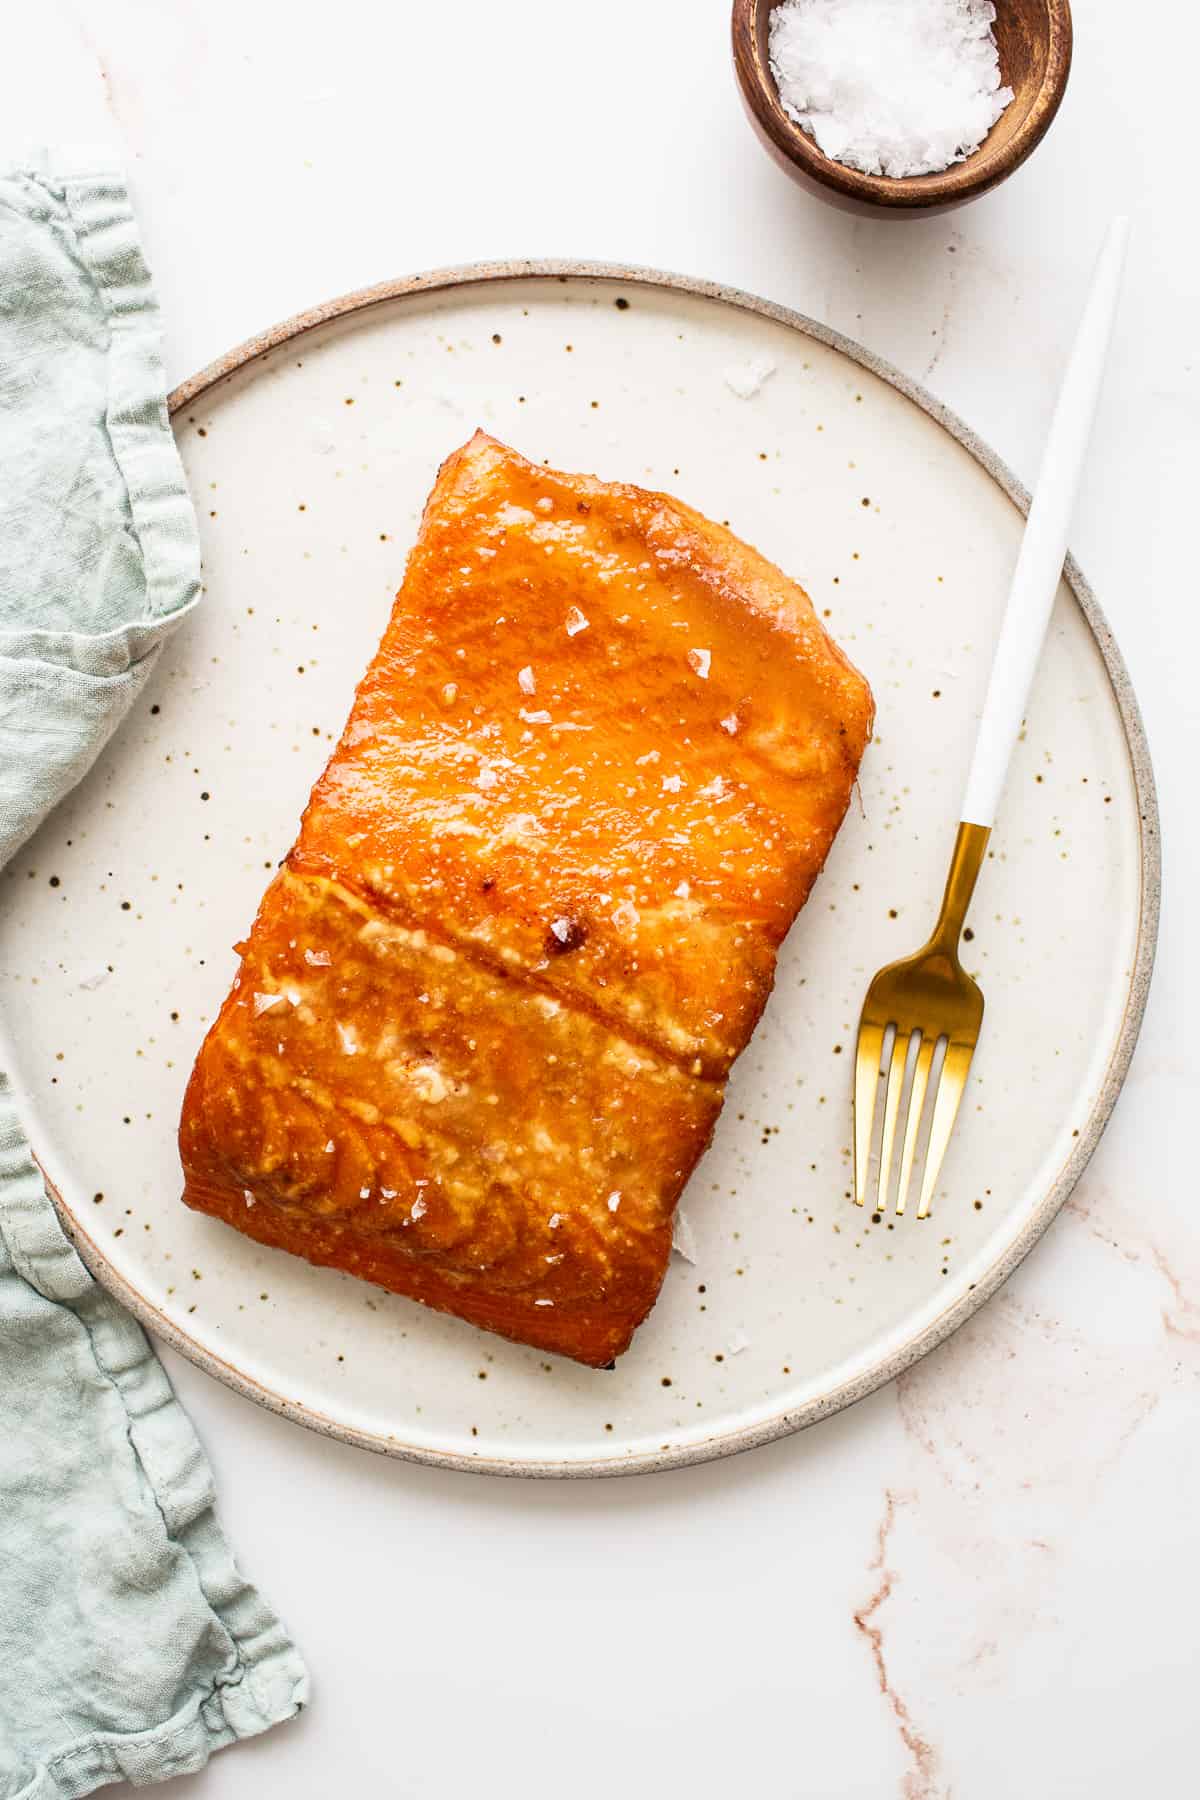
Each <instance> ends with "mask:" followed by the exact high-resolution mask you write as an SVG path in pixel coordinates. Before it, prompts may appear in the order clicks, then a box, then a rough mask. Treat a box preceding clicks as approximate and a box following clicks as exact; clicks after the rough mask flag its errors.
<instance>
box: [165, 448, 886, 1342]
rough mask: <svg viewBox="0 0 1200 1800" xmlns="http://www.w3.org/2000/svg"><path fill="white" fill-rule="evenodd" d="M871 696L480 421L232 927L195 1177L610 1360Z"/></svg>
mask: <svg viewBox="0 0 1200 1800" xmlns="http://www.w3.org/2000/svg"><path fill="white" fill-rule="evenodd" d="M872 716H873V707H872V701H871V695H870V691H869V689H868V687H867V684H866V682H865V681H864V680H863V678H862V676H861V675H859V674H858V672H857V671H856V670H855V669H854V668H853V667H852V666H851V665H850V663H849V662H848V661H847V660H846V658H845V657H844V656H843V655H842V654H841V652H840V651H839V650H838V649H837V647H836V646H835V645H834V644H833V643H832V641H831V640H830V638H829V637H828V635H827V634H826V632H825V631H824V630H823V628H822V626H821V624H820V622H819V620H818V619H817V617H816V615H815V613H814V611H813V608H812V605H811V603H810V601H809V599H808V597H807V595H806V594H805V593H804V592H803V590H802V589H801V588H799V587H798V586H797V585H796V583H795V582H793V581H789V580H788V579H787V578H786V577H785V576H784V575H782V574H781V573H780V572H779V570H778V569H776V568H774V567H772V565H771V564H770V563H768V562H766V561H765V560H764V559H763V558H762V557H761V556H759V555H758V554H757V553H756V552H755V551H753V550H751V549H750V548H749V547H748V546H747V545H745V544H743V543H741V542H739V540H738V539H737V538H735V537H733V536H732V534H731V533H730V532H728V531H726V530H724V529H722V528H721V527H720V526H718V525H714V524H712V523H711V522H710V521H709V520H707V519H704V518H702V517H701V516H700V514H698V513H696V512H693V511H692V510H691V508H690V507H687V506H684V505H682V504H681V503H680V502H679V501H677V500H672V499H670V498H668V496H666V495H665V494H656V493H647V492H645V491H643V490H642V489H640V488H636V487H628V486H626V485H624V484H622V483H617V482H604V481H597V480H595V479H593V478H591V477H588V476H580V475H563V474H559V473H558V472H556V471H554V470H551V469H545V468H540V467H538V466H537V465H536V464H534V463H530V462H526V461H525V459H524V458H523V457H521V456H518V455H517V454H516V452H515V451H513V450H510V449H507V448H506V447H505V446H504V445H503V444H499V443H497V442H496V441H495V440H494V439H492V438H489V437H487V436H485V435H484V434H483V433H481V432H480V433H477V434H476V435H475V437H473V438H472V439H471V441H470V442H469V443H468V444H466V445H465V446H464V447H463V448H462V449H461V450H458V451H456V452H455V454H454V455H453V456H451V457H450V458H449V460H448V461H447V462H446V463H445V464H444V465H443V467H442V469H441V471H440V473H439V475H438V479H437V482H436V484H435V486H434V489H433V492H432V494H431V495H430V498H429V502H428V505H427V506H426V509H425V515H424V519H423V521H422V524H421V530H420V535H419V537H418V539H417V543H416V547H415V548H414V550H413V552H412V555H411V557H410V559H409V564H408V569H407V573H406V575H405V579H404V585H403V587H402V588H401V590H400V593H399V595H398V597H397V599H396V604H395V608H394V610H393V612H392V616H391V619H390V621H389V623H388V627H387V630H386V631H385V633H384V637H383V642H382V643H381V644H380V647H379V651H378V653H377V655H376V657H375V660H374V661H373V662H372V664H371V666H370V668H369V669H368V670H367V672H366V675H365V676H364V677H363V681H362V684H361V686H360V687H359V690H358V693H357V696H356V698H355V701H354V706H353V709H352V711H351V714H350V718H349V721H348V723H347V725H346V729H345V731H344V732H343V734H342V739H341V742H340V744H339V745H338V747H337V749H336V751H335V752H334V754H333V757H332V758H331V760H330V762H329V766H328V767H327V768H326V770H325V773H324V774H323V775H322V776H321V778H320V780H319V781H318V782H317V785H316V787H315V788H314V789H313V792H312V796H311V798H310V800H309V803H308V808H307V810H306V812H305V814H304V819H303V822H302V824H301V828H300V836H299V838H298V840H297V842H296V844H295V846H294V847H293V849H292V851H291V853H290V855H289V856H288V858H287V861H286V863H285V864H284V865H283V866H282V868H281V870H280V872H279V874H278V875H277V877H276V878H275V880H274V881H273V882H272V883H271V885H270V887H269V888H268V889H267V892H266V895H265V896H264V898H263V901H262V905H261V907H260V909H259V914H258V917H257V919H256V920H255V923H254V927H253V930H252V931H251V933H250V937H249V939H248V941H247V942H246V943H245V944H243V945H240V946H239V949H240V952H241V958H242V960H241V966H240V968H239V970H238V974H237V977H236V979H235V981H234V983H233V987H232V989H231V991H230V993H229V996H228V998H227V999H226V1001H225V1003H224V1005H223V1006H222V1008H221V1012H220V1016H219V1017H218V1019H217V1021H216V1023H215V1024H214V1025H213V1027H212V1029H211V1030H210V1032H209V1034H208V1037H207V1038H206V1040H205V1042H204V1045H203V1047H202V1049H201V1051H200V1054H199V1057H198V1058H197V1061H196V1066H195V1069H194V1071H193V1074H192V1077H191V1081H190V1084H189V1086H188V1090H187V1096H186V1099H185V1102H184V1108H183V1120H182V1125H181V1128H180V1147H181V1152H182V1158H183V1166H184V1171H185V1175H186V1188H185V1192H184V1199H185V1201H186V1202H187V1204H188V1205H189V1206H192V1207H195V1208H197V1209H198V1210H199V1211H201V1212H208V1213H212V1214H214V1215H215V1216H216V1217H218V1218H221V1219H224V1220H226V1221H227V1222H228V1223H229V1224H231V1225H234V1226H236V1227H237V1229H238V1230H239V1231H243V1232H245V1233H246V1234H247V1236H249V1237H252V1238H255V1239H257V1240H258V1241H259V1242H260V1243H264V1244H274V1245H278V1246H280V1247H281V1248H283V1249H285V1250H291V1251H294V1252H295V1253H296V1254H297V1255H300V1256H304V1257H307V1258H308V1259H309V1261H311V1262H314V1263H328V1264H332V1265H334V1266H335V1267H337V1268H340V1269H346V1270H349V1271H350V1272H351V1273H352V1274H354V1275H359V1276H362V1277H363V1278H364V1279H365V1280H367V1281H372V1282H376V1283H378V1284H379V1285H380V1286H381V1287H384V1288H389V1289H391V1290H392V1291H393V1292H395V1293H398V1294H407V1295H409V1296H411V1298H413V1299H415V1300H422V1301H424V1302H425V1303H426V1304H427V1305H429V1306H433V1307H437V1308H439V1309H440V1310H442V1311H444V1312H450V1313H455V1314H457V1315H458V1316H459V1317H460V1318H462V1319H467V1320H469V1321H470V1322H471V1323H472V1324H474V1325H479V1326H482V1327H484V1328H485V1329H486V1330H489V1331H496V1332H500V1333H501V1334H502V1335H503V1336H505V1337H509V1338H514V1339H516V1340H517V1341H519V1342H521V1343H525V1344H531V1345H535V1346H536V1347H537V1348H538V1349H540V1350H547V1351H557V1352H559V1353H561V1354H562V1355H564V1356H570V1357H574V1358H576V1359H577V1360H578V1361H580V1362H583V1363H589V1364H593V1365H602V1364H605V1363H608V1362H610V1361H611V1359H612V1358H613V1357H614V1356H617V1355H618V1354H619V1353H620V1352H621V1351H623V1350H624V1349H625V1348H626V1347H627V1346H628V1344H629V1341H630V1339H631V1337H632V1335H633V1332H634V1330H635V1328H636V1327H637V1326H638V1324H639V1323H640V1322H641V1321H642V1319H644V1318H645V1316H646V1314H647V1313H648V1312H649V1310H650V1308H651V1306H652V1305H653V1303H654V1300H655V1298H656V1296H657V1294H658V1290H659V1287H660V1285H661V1283H662V1279H663V1273H664V1271H665V1269H666V1265H667V1259H668V1256H669V1254H670V1247H671V1223H672V1214H673V1211H674V1208H675V1204H676V1201H677V1200H678V1198H679V1195H680V1192H681V1190H682V1189H683V1186H684V1184H685V1182H686V1181H687V1179H688V1176H689V1175H690V1173H691V1171H692V1169H693V1167H694V1166H695V1163H696V1161H697V1159H698V1157H699V1156H700V1154H701V1152H702V1151H703V1149H704V1147H705V1145H706V1143H707V1142H708V1139H709V1136H710V1134H711V1132H712V1129H713V1126H714V1123H715V1121H716V1118H717V1114H718V1113H719V1111H720V1109H721V1101H722V1094H723V1089H722V1083H723V1082H724V1080H725V1077H726V1075H727V1073H728V1071H729V1067H730V1064H731V1063H732V1062H733V1060H734V1058H735V1057H736V1056H737V1055H738V1053H739V1052H740V1051H741V1050H742V1049H743V1048H744V1046H745V1044H746V1042H747V1040H748V1038H749V1036H750V1033H751V1032H752V1031H753V1029H754V1025H755V1022H756V1021H757V1019H758V1016H759V1014H760V1012H761V1011H762V1008H763V1005H764V1002H765V1001H766V998H767V995H768V993H769V991H770V988H771V982H772V979H773V975H774V968H775V957H776V952H777V950H778V948H779V945H780V943H781V941H782V939H783V937H784V935H785V934H786V932H787V930H788V927H789V926H790V925H791V923H792V920H793V919H794V918H795V916H796V913H797V911H798V910H799V908H800V907H801V906H802V905H803V903H804V901H805V899H806V897H807V895H808V892H809V889H810V888H811V886H812V884H813V881H814V880H815V878H816V876H817V874H818V873H819V871H820V869H821V866H822V864H823V863H824V861H825V857H826V854H827V853H828V850H829V846H830V844H831V843H832V842H833V838H834V835H835V833H836V831H837V829H838V826H839V825H840V824H841V821H842V818H843V815H844V813H845V811H846V807H847V804H848V802H849V798H850V793H851V788H852V785H853V783H854V780H855V775H856V772H857V769H858V764H859V759H860V758H861V756H862V753H863V750H864V748H865V746H866V743H867V740H868V738H869V736H870V731H871V723H872Z"/></svg>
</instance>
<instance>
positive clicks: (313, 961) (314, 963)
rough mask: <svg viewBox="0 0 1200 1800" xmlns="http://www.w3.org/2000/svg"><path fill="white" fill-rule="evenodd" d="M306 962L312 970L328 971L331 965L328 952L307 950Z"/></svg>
mask: <svg viewBox="0 0 1200 1800" xmlns="http://www.w3.org/2000/svg"><path fill="white" fill-rule="evenodd" d="M304 960H305V962H306V963H307V964H308V965H309V967H310V968H312V969H327V968H328V967H329V964H330V955H329V952H328V950H306V951H305V952H304Z"/></svg>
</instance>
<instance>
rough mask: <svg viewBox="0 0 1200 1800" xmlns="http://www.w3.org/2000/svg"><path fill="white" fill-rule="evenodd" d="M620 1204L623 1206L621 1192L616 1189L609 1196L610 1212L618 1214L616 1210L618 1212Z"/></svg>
mask: <svg viewBox="0 0 1200 1800" xmlns="http://www.w3.org/2000/svg"><path fill="white" fill-rule="evenodd" d="M620 1204H621V1191H620V1189H619V1188H615V1189H614V1190H613V1192H612V1193H611V1194H610V1195H609V1196H608V1210H609V1212H616V1210H617V1208H618V1206H620Z"/></svg>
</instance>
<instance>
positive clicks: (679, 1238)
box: [671, 1207, 696, 1267]
mask: <svg viewBox="0 0 1200 1800" xmlns="http://www.w3.org/2000/svg"><path fill="white" fill-rule="evenodd" d="M671 1248H672V1250H673V1251H674V1252H675V1254H676V1256H682V1258H683V1260H684V1262H689V1263H691V1264H692V1266H693V1267H695V1263H696V1236H695V1233H694V1232H693V1230H692V1225H691V1220H690V1219H689V1218H688V1216H687V1214H686V1213H685V1212H684V1210H683V1208H682V1207H677V1208H676V1211H675V1223H674V1224H673V1225H672V1227H671Z"/></svg>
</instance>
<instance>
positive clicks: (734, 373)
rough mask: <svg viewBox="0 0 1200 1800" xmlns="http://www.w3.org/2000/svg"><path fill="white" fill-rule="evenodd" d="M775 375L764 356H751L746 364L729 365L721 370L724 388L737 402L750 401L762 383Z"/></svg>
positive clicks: (772, 366) (770, 363)
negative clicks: (735, 396)
mask: <svg viewBox="0 0 1200 1800" xmlns="http://www.w3.org/2000/svg"><path fill="white" fill-rule="evenodd" d="M774 373H775V364H774V363H773V362H772V361H771V360H770V358H769V357H766V356H752V357H751V358H750V359H749V361H748V362H741V363H730V364H729V366H728V367H727V368H724V369H722V370H721V376H722V379H723V380H724V382H725V386H726V387H727V388H729V389H730V390H731V392H733V393H735V394H736V395H737V397H738V399H739V400H752V399H753V398H754V396H755V394H757V393H758V390H759V389H760V388H761V387H762V385H763V382H764V381H769V380H770V378H771V376H772V375H773V374H774Z"/></svg>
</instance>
